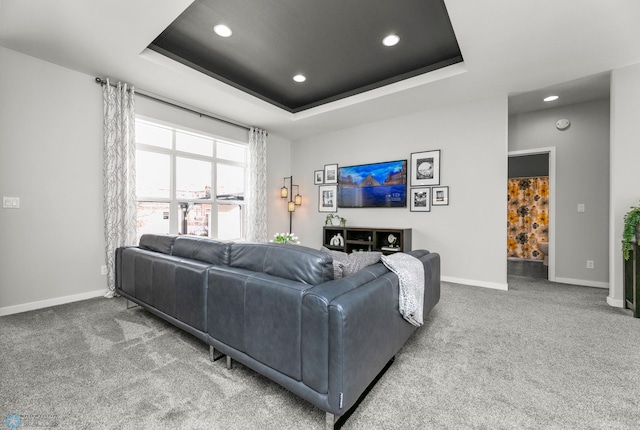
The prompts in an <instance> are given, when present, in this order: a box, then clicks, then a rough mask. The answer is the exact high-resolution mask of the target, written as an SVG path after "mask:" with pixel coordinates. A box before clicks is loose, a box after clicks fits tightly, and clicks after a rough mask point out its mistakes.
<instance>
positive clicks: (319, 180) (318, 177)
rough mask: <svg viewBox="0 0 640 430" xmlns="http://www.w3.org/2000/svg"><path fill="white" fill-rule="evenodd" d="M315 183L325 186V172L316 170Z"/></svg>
mask: <svg viewBox="0 0 640 430" xmlns="http://www.w3.org/2000/svg"><path fill="white" fill-rule="evenodd" d="M313 183H314V184H315V185H318V184H324V170H316V171H315V172H313Z"/></svg>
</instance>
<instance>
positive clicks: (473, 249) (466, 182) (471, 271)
mask: <svg viewBox="0 0 640 430" xmlns="http://www.w3.org/2000/svg"><path fill="white" fill-rule="evenodd" d="M435 149H439V150H441V185H447V186H449V193H450V204H449V206H440V207H433V208H432V209H431V212H427V213H425V212H410V211H409V208H404V209H400V208H376V209H339V211H338V213H339V214H340V215H341V216H343V217H344V218H346V219H347V225H348V226H353V227H357V226H362V227H396V228H412V229H413V231H412V236H413V249H418V248H425V249H428V250H430V251H432V252H438V253H440V255H441V258H442V276H443V279H445V280H449V281H453V282H459V283H465V284H472V285H479V286H486V287H492V288H501V289H505V288H506V287H507V274H506V273H507V269H506V257H505V255H506V251H505V246H506V245H505V244H506V240H507V235H506V228H505V225H506V210H507V204H506V180H507V98H506V96H504V97H495V98H490V99H485V100H479V101H475V102H472V103H467V104H462V105H457V106H450V107H445V108H440V109H436V110H430V111H424V112H418V113H415V114H412V115H408V116H404V117H400V118H394V119H389V120H387V121H381V122H377V123H374V124H369V125H365V126H360V127H355V128H351V129H347V130H342V131H338V132H334V133H329V134H324V135H319V136H314V137H309V138H306V139H301V140H298V141H295V142H293V143H292V145H291V151H292V160H291V162H292V166H293V170H294V172H293V174H294V177H296V178H299V179H296V181H299V183H300V185H301V194H302V195H303V197H304V199H305V202H304V204H303V206H302V207H301V208H299V209H296V212H295V214H294V220H293V231H294V232H295V233H296V234H298V235H299V236H300V239H301V241H302V243H303V244H304V245H308V246H311V247H314V248H319V247H320V246H321V244H322V227H323V225H324V219H325V215H326V214H323V213H319V212H318V186H317V185H313V172H314V171H315V170H320V169H322V168H323V167H324V165H325V164H331V163H338V164H339V165H343V166H346V165H354V164H363V163H370V162H379V161H391V160H398V159H409V158H410V155H411V153H412V152H420V151H428V150H435Z"/></svg>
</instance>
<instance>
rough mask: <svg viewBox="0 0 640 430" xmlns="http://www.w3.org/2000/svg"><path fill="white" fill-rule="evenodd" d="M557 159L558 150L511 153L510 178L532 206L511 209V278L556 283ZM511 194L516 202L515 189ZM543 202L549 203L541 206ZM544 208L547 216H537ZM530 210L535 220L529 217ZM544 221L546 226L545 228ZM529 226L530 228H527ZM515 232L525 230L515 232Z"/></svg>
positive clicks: (509, 249)
mask: <svg viewBox="0 0 640 430" xmlns="http://www.w3.org/2000/svg"><path fill="white" fill-rule="evenodd" d="M555 156H556V155H555V148H537V149H529V150H522V151H510V152H509V153H508V158H509V160H508V161H509V163H508V164H509V175H508V176H509V178H511V179H513V180H512V186H514V187H515V188H517V191H520V194H523V193H524V190H527V194H528V196H529V197H531V198H532V203H531V204H532V205H533V207H531V208H529V207H527V206H526V205H522V206H523V207H522V208H521V207H520V206H518V205H515V207H511V206H512V205H509V210H508V211H507V217H508V220H507V225H508V228H509V229H512V230H510V232H509V233H510V235H509V241H508V243H507V259H508V261H507V271H508V274H514V275H519V276H528V277H536V278H544V279H548V280H550V281H555V277H556V276H555V242H556V241H555V219H556V217H555V193H556V186H555V185H556V178H555V164H556V160H555ZM512 176H513V178H512ZM516 178H518V179H516ZM520 185H521V186H522V188H520ZM540 187H541V188H540ZM511 191H512V192H513V194H514V195H513V197H514V198H515V197H516V196H515V194H517V193H516V189H513V190H511ZM511 197H512V196H510V198H511ZM542 199H546V201H544V202H542V201H541V200H542ZM543 203H544V205H543ZM545 205H546V208H544V213H538V212H536V211H539V212H543V209H542V206H545ZM530 210H531V212H532V213H533V216H531V215H532V213H529V211H530ZM514 211H515V213H516V214H514ZM518 211H519V212H518ZM546 214H548V215H546ZM516 216H517V219H516ZM545 217H547V218H546V219H545ZM537 218H539V220H540V222H539V223H536V220H537ZM545 221H546V226H544V225H542V224H544V222H545ZM527 223H529V224H528V225H526V224H527ZM516 228H523V229H525V230H522V231H521V232H516V231H515V229H516ZM538 241H539V242H540V245H538ZM540 248H542V249H543V250H544V248H547V249H546V251H547V253H546V254H545V255H543V254H542V253H541V252H540Z"/></svg>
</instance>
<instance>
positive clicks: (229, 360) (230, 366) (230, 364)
mask: <svg viewBox="0 0 640 430" xmlns="http://www.w3.org/2000/svg"><path fill="white" fill-rule="evenodd" d="M232 367H233V360H232V359H231V357H229V356H228V355H227V369H231V368H232Z"/></svg>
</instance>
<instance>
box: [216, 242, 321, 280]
mask: <svg viewBox="0 0 640 430" xmlns="http://www.w3.org/2000/svg"><path fill="white" fill-rule="evenodd" d="M229 265H230V266H231V267H238V268H241V269H247V270H251V271H254V272H262V273H266V274H269V275H272V276H277V277H279V278H284V279H289V280H292V281H297V282H303V283H305V284H309V285H318V284H321V283H323V282H326V281H330V280H332V279H333V264H332V259H331V256H330V255H328V254H326V253H324V252H320V251H317V250H315V249H311V248H307V247H306V246H300V245H288V244H287V245H285V244H279V243H234V244H232V245H231V249H230V258H229Z"/></svg>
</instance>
